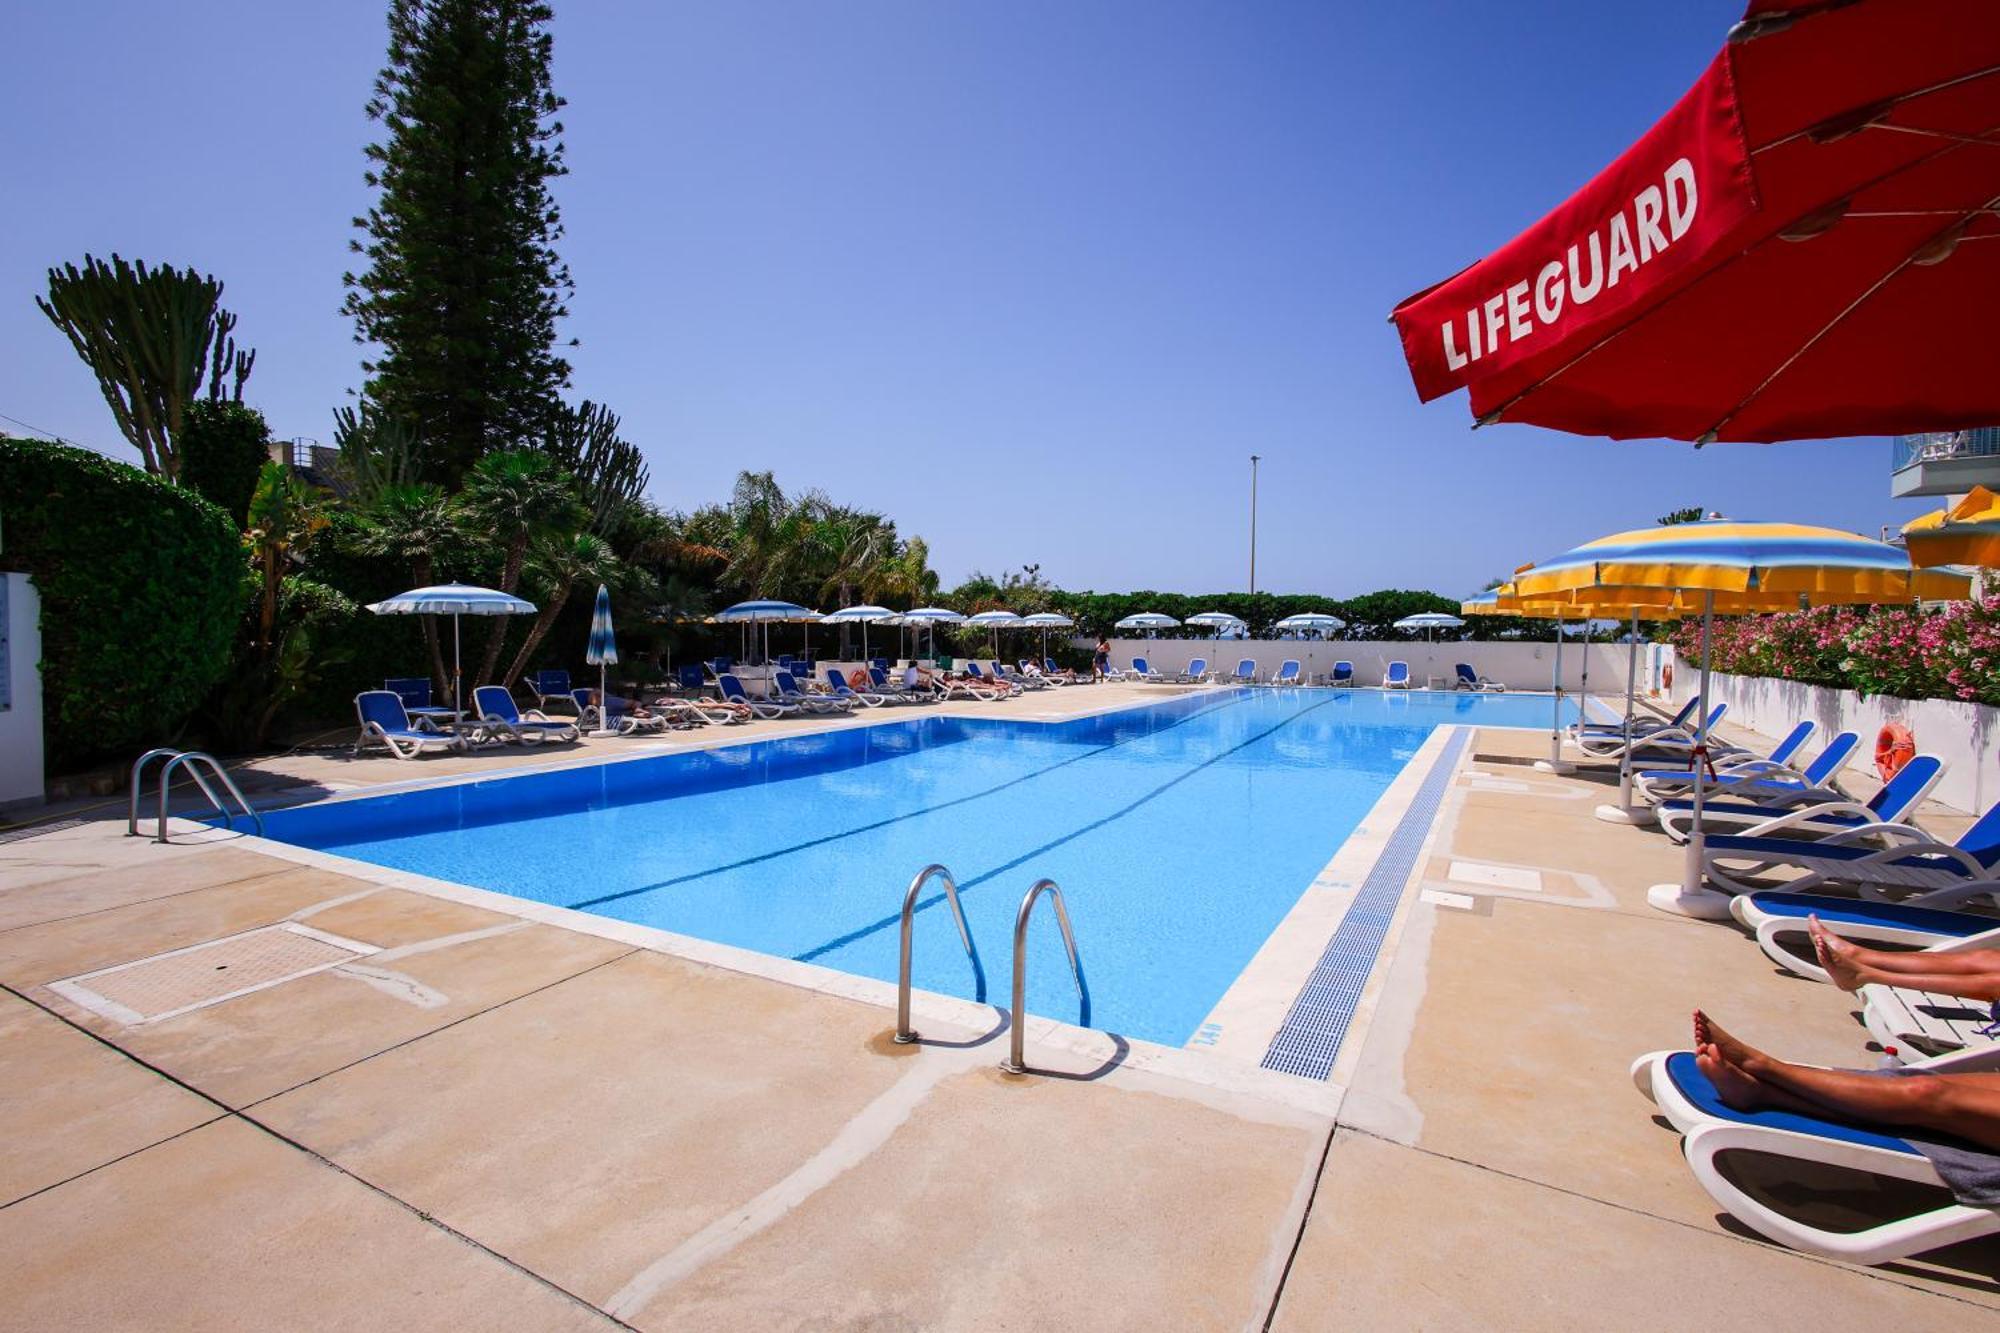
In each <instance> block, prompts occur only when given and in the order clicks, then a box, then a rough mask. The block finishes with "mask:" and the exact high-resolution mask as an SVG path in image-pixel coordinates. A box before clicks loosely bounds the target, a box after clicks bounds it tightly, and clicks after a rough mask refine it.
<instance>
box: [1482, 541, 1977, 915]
mask: <svg viewBox="0 0 2000 1333" xmlns="http://www.w3.org/2000/svg"><path fill="white" fill-rule="evenodd" d="M1515 582H1516V587H1517V588H1518V590H1519V593H1520V595H1521V596H1522V597H1523V598H1527V599H1532V598H1535V597H1538V596H1547V595H1549V594H1561V593H1569V592H1577V591H1581V590H1590V589H1619V590H1622V592H1621V593H1620V594H1615V595H1632V593H1633V590H1645V591H1651V592H1657V593H1692V594H1694V595H1696V596H1699V597H1700V598H1701V684H1700V687H1699V690H1698V696H1699V698H1700V699H1701V705H1700V706H1699V707H1698V708H1697V709H1696V710H1695V711H1696V716H1697V718H1698V719H1699V722H1700V726H1699V730H1698V731H1697V733H1696V737H1695V748H1694V752H1693V755H1692V756H1691V764H1690V766H1691V767H1696V768H1698V767H1700V766H1701V765H1702V764H1703V763H1704V762H1705V761H1706V760H1707V757H1708V714H1709V711H1710V709H1709V702H1708V699H1709V693H1708V691H1709V645H1710V641H1711V629H1712V625H1713V621H1714V617H1715V610H1716V605H1717V600H1718V597H1721V598H1722V600H1723V602H1724V603H1725V609H1726V604H1727V601H1728V600H1729V597H1730V595H1731V594H1736V595H1739V596H1740V595H1748V596H1749V597H1751V598H1772V599H1776V600H1795V601H1796V602H1797V603H1799V604H1805V605H1815V606H1817V605H1837V604H1843V603H1845V604H1863V605H1866V604H1871V603H1878V602H1881V603H1890V602H1907V601H1911V600H1913V599H1915V598H1918V597H1964V596H1965V595H1966V593H1967V592H1968V591H1969V588H1970V580H1968V579H1966V578H1965V577H1963V576H1960V575H1955V574H1948V573H1944V572H1942V571H1938V570H1913V569H1911V568H1910V564H1909V559H1908V557H1907V555H1906V554H1905V553H1904V552H1902V551H1899V550H1897V549H1896V548H1895V547H1893V546H1889V545H1887V544H1886V543H1883V542H1878V541H1874V540H1871V539H1870V538H1867V537H1862V536H1857V535H1856V534H1854V533H1851V532H1841V531H1839V530H1837V529H1833V528H1821V527H1814V526H1811V525H1808V524H1803V523H1752V522H1738V521H1735V520H1731V519H1725V518H1710V519H1707V520H1704V521H1702V522H1698V523H1679V524H1673V525H1669V526H1663V527H1653V528H1640V529H1637V530H1635V531H1631V532H1619V533H1613V534H1612V535H1610V536H1608V537H1600V538H1598V539H1597V540H1596V541H1592V542H1586V543H1585V544H1584V545H1582V546H1579V547H1576V548H1575V549H1573V550H1570V551H1567V552H1564V553H1563V554H1562V555H1559V556H1556V557H1555V558H1554V559H1551V560H1545V561H1542V562H1541V563H1539V564H1537V565H1535V566H1534V567H1532V568H1531V569H1529V570H1527V571H1525V572H1524V573H1522V574H1521V575H1520V576H1519V577H1518V578H1517V579H1516V581H1515ZM1702 803H1703V784H1702V783H1700V782H1697V783H1695V784H1694V810H1693V826H1692V829H1691V832H1690V834H1689V837H1688V850H1687V860H1686V863H1685V866H1684V868H1683V871H1682V877H1681V881H1680V883H1678V884H1656V885H1654V886H1653V888H1652V889H1651V890H1650V891H1649V892H1648V893H1647V895H1646V896H1647V900H1648V901H1649V902H1651V903H1652V904H1653V906H1655V907H1657V908H1659V909H1661V910H1662V911H1669V912H1677V913H1680V914H1682V915H1685V916H1698V917H1703V918H1706V919H1712V920H1721V919H1723V918H1725V917H1727V916H1728V915H1729V896H1728V895H1727V894H1721V893H1716V892H1714V891H1713V890H1710V889H1706V888H1704V887H1702V857H1703V853H1704V850H1705V846H1706V844H1705V840H1704V838H1703V835H1702V828H1701V811H1702Z"/></svg>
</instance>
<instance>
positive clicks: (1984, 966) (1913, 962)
mask: <svg viewBox="0 0 2000 1333" xmlns="http://www.w3.org/2000/svg"><path fill="white" fill-rule="evenodd" d="M1806 929H1808V930H1809V931H1811V932H1812V940H1813V952H1814V953H1816V954H1818V955H1819V965H1820V966H1821V967H1823V968H1825V969H1826V974H1827V976H1829V977H1831V978H1832V979H1833V984H1834V985H1836V986H1838V987H1840V988H1841V989H1842V990H1848V991H1851V990H1860V989H1861V988H1862V987H1863V986H1866V985H1870V984H1879V985H1885V986H1902V987H1904V988H1905V989H1908V990H1925V991H1931V992H1933V993H1935V994H1938V995H1956V996H1958V997H1959V998H1961V999H1966V1000H1985V1001H1988V1002H1991V1001H1994V1000H2000V949H1964V950H1958V951H1952V952H1944V953H1933V952H1931V951H1930V950H1927V949H1926V950H1920V951H1917V952H1914V953H1912V952H1907V951H1906V952H1900V953H1895V952H1888V951H1885V950H1882V949H1870V948H1866V947H1864V946H1862V945H1859V944H1856V943H1855V942H1854V941H1852V940H1846V939H1842V938H1841V937H1840V936H1838V935H1836V934H1834V933H1833V932H1832V931H1831V930H1828V929H1827V928H1826V925H1825V923H1824V922H1822V921H1821V920H1820V919H1819V918H1818V917H1816V916H1809V917H1807V918H1806Z"/></svg>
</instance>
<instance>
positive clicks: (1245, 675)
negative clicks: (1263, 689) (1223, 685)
mask: <svg viewBox="0 0 2000 1333" xmlns="http://www.w3.org/2000/svg"><path fill="white" fill-rule="evenodd" d="M1230 679H1231V680H1233V681H1235V682H1236V683H1237V684H1238V685H1255V684H1256V683H1257V659H1255V658H1254V657H1246V658H1244V659H1243V660H1242V661H1241V662H1238V663H1237V664H1236V671H1235V673H1234V674H1233V675H1232V676H1231V677H1230Z"/></svg>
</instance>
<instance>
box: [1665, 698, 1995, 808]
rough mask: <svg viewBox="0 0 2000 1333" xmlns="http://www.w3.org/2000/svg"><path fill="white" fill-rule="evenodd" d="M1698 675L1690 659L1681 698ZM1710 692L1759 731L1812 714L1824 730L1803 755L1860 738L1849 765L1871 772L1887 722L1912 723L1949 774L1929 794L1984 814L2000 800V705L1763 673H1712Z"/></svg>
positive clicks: (1775, 732) (1779, 730) (1921, 749)
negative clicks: (1840, 735)
mask: <svg viewBox="0 0 2000 1333" xmlns="http://www.w3.org/2000/svg"><path fill="white" fill-rule="evenodd" d="M1698 683H1699V674H1698V673H1697V672H1696V671H1695V670H1694V668H1693V666H1692V664H1690V665H1689V667H1688V669H1687V670H1686V671H1685V672H1682V673H1678V674H1677V675H1676V677H1675V680H1674V693H1675V696H1676V697H1677V698H1679V699H1685V698H1687V697H1688V696H1689V695H1691V694H1693V693H1694V691H1695V688H1696V686H1697V684H1698ZM1709 693H1710V694H1711V695H1712V696H1713V697H1714V699H1715V701H1716V702H1717V703H1726V704H1728V705H1729V712H1728V713H1727V714H1726V715H1725V716H1724V719H1723V720H1724V722H1725V723H1734V724H1736V725H1737V726H1739V727H1748V728H1750V730H1752V731H1755V732H1757V733H1759V734H1760V735H1764V736H1770V737H1773V738H1775V737H1779V736H1782V735H1784V734H1785V733H1786V732H1788V731H1790V730H1791V729H1792V728H1793V727H1794V726H1795V725H1797V724H1798V723H1799V722H1800V721H1802V720H1805V719H1810V720H1812V721H1813V722H1815V723H1817V724H1818V727H1819V730H1818V732H1817V733H1815V735H1814V736H1813V739H1812V742H1811V743H1810V744H1809V745H1808V746H1807V749H1806V753H1807V754H1813V753H1815V752H1817V750H1818V748H1819V746H1821V745H1823V744H1824V743H1825V742H1826V739H1827V738H1828V737H1830V736H1832V735H1834V734H1835V733H1836V732H1841V731H1852V732H1854V733H1855V734H1856V735H1858V736H1860V737H1861V744H1860V745H1859V746H1857V747H1856V748H1855V752H1854V758H1853V759H1852V760H1851V761H1850V762H1849V765H1848V766H1849V767H1850V768H1855V769H1864V770H1868V771H1871V772H1872V771H1873V769H1874V766H1875V735H1876V733H1877V732H1879V731H1880V730H1881V729H1882V727H1883V724H1884V723H1888V722H1900V723H1902V724H1903V725H1904V726H1906V727H1908V728H1909V729H1910V735H1911V736H1912V737H1913V738H1915V740H1916V743H1917V751H1918V753H1920V754H1923V753H1928V754H1934V755H1936V756H1938V757H1939V758H1940V759H1942V760H1944V762H1945V770H1944V777H1943V778H1941V779H1940V780H1939V781H1938V785H1937V786H1936V787H1934V788H1932V790H1931V798H1932V799H1933V800H1936V801H1940V802H1942V803H1943V804H1945V805H1949V806H1952V807H1953V808H1955V809H1959V810H1964V811H1968V812H1972V813H1982V812H1984V811H1985V810H1986V808H1987V807H1988V806H1990V805H1992V804H1993V802H1994V801H1996V800H2000V708H1988V707H1983V706H1981V705H1979V704H1968V703H1955V702H1953V701H1951V700H1947V699H1895V698H1891V697H1889V696H1888V695H1880V694H1878V695H1874V696H1871V697H1869V698H1866V699H1864V698H1862V697H1861V696H1860V695H1858V694H1856V693H1855V692H1854V691H1853V690H1831V689H1827V688H1825V687H1824V686H1820V685H1803V684H1800V683H1799V682H1797V681H1790V680H1776V679H1772V678H1770V677H1765V676H1732V675H1728V674H1726V673H1724V672H1721V671H1718V672H1716V673H1714V675H1713V677H1712V679H1711V683H1710V686H1709Z"/></svg>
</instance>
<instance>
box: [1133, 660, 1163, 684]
mask: <svg viewBox="0 0 2000 1333" xmlns="http://www.w3.org/2000/svg"><path fill="white" fill-rule="evenodd" d="M1130 674H1131V675H1134V676H1137V677H1138V678H1139V679H1140V680H1165V679H1166V677H1165V676H1162V675H1161V674H1160V673H1159V672H1157V671H1155V670H1153V667H1152V664H1151V663H1150V662H1148V661H1147V660H1146V659H1145V658H1143V657H1135V658H1133V659H1132V670H1131V672H1130Z"/></svg>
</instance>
